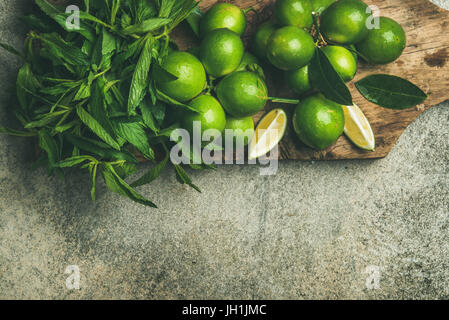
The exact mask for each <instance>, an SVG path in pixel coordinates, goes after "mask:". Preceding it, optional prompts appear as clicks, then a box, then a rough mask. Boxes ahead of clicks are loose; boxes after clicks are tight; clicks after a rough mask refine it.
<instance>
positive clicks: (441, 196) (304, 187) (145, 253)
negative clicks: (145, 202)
mask: <svg viewBox="0 0 449 320" xmlns="http://www.w3.org/2000/svg"><path fill="white" fill-rule="evenodd" d="M26 2H27V1H25V0H21V1H18V0H2V1H0V39H2V40H3V41H6V42H9V43H12V44H14V45H15V46H17V47H20V44H21V42H22V38H23V34H22V31H21V27H20V25H19V24H18V23H17V21H16V19H15V17H16V16H18V15H20V14H21V12H22V11H23V9H24V6H25V4H26ZM435 2H436V3H438V4H439V5H441V6H443V7H446V8H447V9H449V1H442V0H441V1H435ZM0 62H1V64H0V66H1V68H0V88H1V90H0V106H1V107H0V119H1V121H0V123H1V124H8V123H9V119H8V117H7V115H6V112H5V109H6V107H8V106H9V104H10V102H11V101H12V99H11V95H12V90H13V84H14V81H15V74H16V71H17V68H18V66H19V64H18V61H17V60H16V59H15V58H13V57H11V56H10V55H8V54H7V53H5V52H3V51H0ZM448 120H449V108H448V103H446V104H443V105H441V106H439V107H436V108H434V109H431V110H430V111H428V112H426V113H425V114H423V115H422V116H421V117H420V118H419V119H418V120H417V121H416V122H414V123H413V124H412V125H411V126H410V127H409V128H408V129H407V130H406V132H405V133H404V135H403V136H402V137H401V138H400V140H399V142H398V144H397V145H396V147H395V148H394V150H393V152H392V153H391V154H390V155H389V156H388V157H387V158H386V159H383V160H376V161H343V162H321V163H319V162H316V163H310V162H282V163H281V167H280V169H279V172H278V174H277V175H275V176H272V177H261V176H259V171H258V168H257V167H252V166H224V167H220V168H219V169H218V171H217V172H201V173H198V172H192V175H193V178H194V180H195V181H196V183H197V184H198V185H199V186H200V187H201V188H202V189H203V194H202V195H199V194H197V193H195V192H194V191H193V190H191V189H188V188H186V187H183V186H180V185H178V184H177V183H176V181H175V178H174V175H173V174H172V173H165V174H164V175H163V176H162V177H161V178H160V179H159V180H158V181H157V182H156V183H155V184H153V185H152V186H149V187H144V188H143V189H141V192H142V193H143V194H145V195H147V196H149V197H150V198H151V199H154V200H155V201H156V203H158V204H159V206H160V209H159V210H152V209H147V208H144V207H142V206H139V205H135V204H133V203H131V202H129V201H127V200H125V199H122V198H120V197H119V196H116V195H114V194H111V193H109V192H107V191H106V189H105V187H104V186H103V185H101V186H100V188H99V200H98V201H97V202H96V203H92V202H91V201H90V198H89V179H88V176H87V175H84V174H81V175H75V174H73V175H72V176H70V177H69V178H68V179H67V181H66V182H64V181H61V180H59V179H58V178H55V177H48V176H47V175H46V172H45V171H44V170H38V171H31V170H30V167H31V160H32V157H33V152H32V145H31V143H30V142H29V141H27V140H24V139H20V138H12V137H6V136H0V146H1V147H0V298H7V299H12V298H20V299H34V298H44V299H93V298H101V299H111V298H120V299H126V298H138V299H178V298H193V299H206V298H209V299H222V298H233V299H253V298H255V299H259V298H263V299H284V298H288V299H303V298H321V299H327V298H331V299H335V298H351V299H352V298H362V299H372V298H375V299H383V298H431V299H433V298H449V209H448V203H449V164H448V163H449V162H448V161H449V126H448V123H449V122H448ZM142 169H145V165H142ZM68 265H78V266H79V268H80V271H81V289H80V290H73V291H71V290H68V289H67V288H66V286H65V280H66V277H67V275H65V274H64V270H65V268H66V267H67V266H68ZM369 266H374V270H378V271H379V275H380V278H379V279H380V281H379V287H378V288H377V289H369V287H367V286H366V280H367V277H368V276H369V275H370V274H369V273H366V272H365V271H366V270H367V267H368V268H369ZM370 288H372V286H371V287H370Z"/></svg>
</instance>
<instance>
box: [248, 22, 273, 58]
mask: <svg viewBox="0 0 449 320" xmlns="http://www.w3.org/2000/svg"><path fill="white" fill-rule="evenodd" d="M276 29H277V26H276V24H275V23H274V22H272V21H269V22H266V23H264V24H263V25H261V26H260V27H259V29H257V31H256V33H255V34H254V37H253V39H252V43H251V51H252V52H253V53H254V54H255V55H257V56H258V57H259V58H261V59H264V60H265V59H267V44H268V40H269V39H270V37H271V35H272V34H273V33H274V32H275V31H276Z"/></svg>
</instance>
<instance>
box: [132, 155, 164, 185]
mask: <svg viewBox="0 0 449 320" xmlns="http://www.w3.org/2000/svg"><path fill="white" fill-rule="evenodd" d="M168 159H169V154H168V153H167V155H166V156H165V158H164V160H162V161H161V162H159V163H158V164H157V165H156V166H155V167H154V168H152V169H151V170H149V171H148V172H147V173H146V174H144V175H143V176H142V177H141V178H140V179H139V180H137V181H135V182H133V183H132V184H131V186H132V187H134V188H137V187H140V186H143V185H146V184H150V183H152V182H153V181H154V180H156V179H157V178H158V177H159V176H160V174H161V172H162V171H163V170H164V169H165V167H166V166H167V163H168Z"/></svg>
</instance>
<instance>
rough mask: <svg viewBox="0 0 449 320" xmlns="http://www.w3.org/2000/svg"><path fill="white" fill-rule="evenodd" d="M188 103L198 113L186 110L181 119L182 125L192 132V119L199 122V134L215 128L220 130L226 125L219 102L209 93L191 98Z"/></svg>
mask: <svg viewBox="0 0 449 320" xmlns="http://www.w3.org/2000/svg"><path fill="white" fill-rule="evenodd" d="M189 105H190V106H191V107H193V108H194V109H195V110H198V113H195V112H193V111H192V112H190V111H187V112H186V113H185V114H184V117H183V119H182V122H181V123H182V127H183V128H184V129H186V130H188V131H189V132H190V133H192V132H193V126H194V121H198V122H199V123H201V134H203V133H204V132H205V131H206V130H209V129H215V130H218V131H220V132H222V131H223V130H224V128H225V126H226V114H225V112H224V110H223V108H222V106H221V105H220V103H219V102H218V101H217V99H215V98H214V97H212V96H210V95H202V96H199V97H198V98H195V99H194V100H192V101H191V102H190V103H189Z"/></svg>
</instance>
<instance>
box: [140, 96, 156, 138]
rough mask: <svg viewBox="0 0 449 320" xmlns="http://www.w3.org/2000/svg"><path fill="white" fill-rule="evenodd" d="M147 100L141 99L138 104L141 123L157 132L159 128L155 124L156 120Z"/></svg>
mask: <svg viewBox="0 0 449 320" xmlns="http://www.w3.org/2000/svg"><path fill="white" fill-rule="evenodd" d="M147 100H148V99H145V100H143V101H142V103H141V104H140V105H139V109H140V112H141V113H142V119H143V123H144V124H145V125H146V126H147V127H148V128H149V129H151V130H152V131H153V132H154V133H156V134H157V133H158V132H159V128H158V127H157V125H156V121H155V119H154V116H153V113H152V112H151V109H150V104H149V102H148V101H147Z"/></svg>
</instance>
